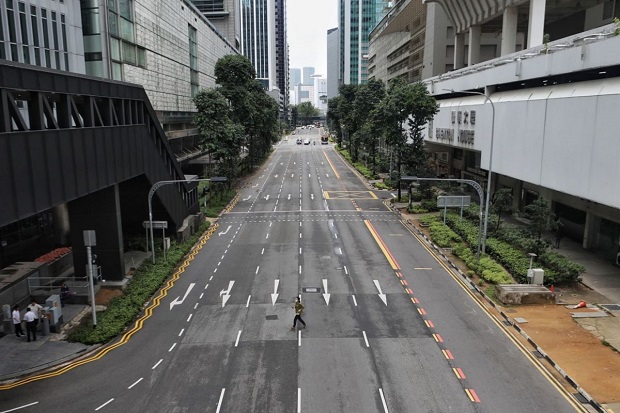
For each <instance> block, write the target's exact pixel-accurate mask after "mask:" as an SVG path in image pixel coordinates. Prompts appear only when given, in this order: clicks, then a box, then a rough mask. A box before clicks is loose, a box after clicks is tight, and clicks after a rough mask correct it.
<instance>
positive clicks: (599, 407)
mask: <svg viewBox="0 0 620 413" xmlns="http://www.w3.org/2000/svg"><path fill="white" fill-rule="evenodd" d="M386 206H388V208H390V210H392V211H394V212H397V213H398V215H399V217H400V216H402V215H401V212H400V211H398V210H397V209H396V208H395V207H392V206H391V205H387V204H386ZM401 221H402V222H404V223H405V224H406V225H408V226H410V227H411V228H413V229H415V231H416V232H417V233H418V235H420V236H421V237H422V238H423V239H424V240H425V241H426V243H427V244H428V245H429V246H430V247H431V248H432V249H433V250H434V251H435V252H436V253H437V254H438V255H440V256H441V257H442V258H443V259H444V260H445V261H446V262H447V263H448V264H449V265H450V267H452V268H453V269H454V270H455V271H456V272H457V273H458V274H459V275H460V276H461V279H462V281H464V282H466V283H467V284H469V287H470V288H471V289H472V290H474V291H476V292H477V293H478V294H480V296H481V297H482V298H483V299H484V300H485V301H487V302H488V303H489V304H490V305H491V306H492V307H493V308H495V309H496V310H497V311H498V312H499V314H500V315H501V316H502V317H503V318H504V320H505V321H506V322H507V323H508V324H509V325H510V326H511V327H513V328H514V329H515V330H516V331H517V332H518V333H519V334H520V335H521V336H522V337H523V338H525V339H526V340H527V342H528V343H530V345H532V346H533V347H534V348H535V350H536V351H537V352H538V353H540V354H541V355H542V357H543V358H544V359H545V360H547V361H548V362H549V363H550V364H551V365H552V366H553V368H555V370H556V371H557V372H558V373H559V374H560V375H561V376H562V377H563V378H564V379H565V380H566V381H567V382H568V383H569V384H570V385H571V386H572V387H573V388H574V389H575V390H576V391H577V392H578V393H579V394H580V395H581V396H582V397H583V398H584V399H585V400H587V404H589V405H590V406H592V408H594V410H596V411H597V412H600V413H608V410H607V409H605V408H604V407H603V406H602V405H601V404H600V403H598V402H597V401H596V400H594V399H593V398H592V396H590V395H589V394H588V393H587V392H586V391H585V390H584V389H583V388H582V387H581V386H579V384H578V383H577V382H576V381H575V380H574V379H573V378H572V377H571V376H569V375H568V374H567V373H566V372H565V371H564V370H563V369H562V368H561V367H560V366H559V365H558V364H557V363H556V362H555V361H554V360H553V359H552V358H551V357H550V356H549V355H548V354H547V353H546V352H545V351H544V350H543V349H542V348H541V347H540V346H539V345H538V344H537V343H536V342H535V341H534V340H533V339H532V338H531V337H530V336H528V335H527V333H525V331H523V329H522V328H521V327H519V325H518V324H517V323H516V322H515V321H514V320H512V319H511V318H510V317H509V316H508V315H507V314H506V313H504V311H502V310H500V308H499V307H498V305H497V304H496V303H495V302H494V301H493V300H491V299H490V298H489V297H488V296H487V295H486V294H485V293H484V291H482V290H481V289H480V288H478V286H477V285H476V284H474V282H473V281H471V279H469V277H467V275H466V274H465V273H463V271H461V269H460V268H458V267H457V266H456V264H454V263H453V262H452V261H451V260H450V259H449V258H448V257H447V256H446V255H445V254H444V252H443V250H442V249H441V248H440V247H438V246H437V245H435V244H434V243H433V242H432V241H431V240H430V239H429V238H428V237H427V236H426V234H424V232H422V231H421V230H420V229H419V228H418V227H416V226H415V225H414V224H413V223H412V222H411V220H410V219H406V220H403V219H401ZM578 402H579V401H578Z"/></svg>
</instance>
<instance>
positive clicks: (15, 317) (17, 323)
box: [12, 305, 24, 337]
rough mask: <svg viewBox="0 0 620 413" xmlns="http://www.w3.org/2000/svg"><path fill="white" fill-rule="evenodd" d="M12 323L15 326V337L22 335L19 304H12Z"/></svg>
mask: <svg viewBox="0 0 620 413" xmlns="http://www.w3.org/2000/svg"><path fill="white" fill-rule="evenodd" d="M12 316H13V325H14V326H15V335H16V336H17V337H22V336H24V330H23V329H22V316H21V314H20V313H19V306H18V305H15V306H13V314H12Z"/></svg>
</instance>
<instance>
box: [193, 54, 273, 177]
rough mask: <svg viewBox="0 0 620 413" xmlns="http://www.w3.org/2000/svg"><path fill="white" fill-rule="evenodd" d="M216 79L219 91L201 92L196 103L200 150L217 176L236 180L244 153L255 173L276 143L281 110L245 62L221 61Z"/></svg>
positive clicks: (236, 59) (232, 58) (238, 58)
mask: <svg viewBox="0 0 620 413" xmlns="http://www.w3.org/2000/svg"><path fill="white" fill-rule="evenodd" d="M215 77H216V83H217V84H218V85H219V87H216V88H210V89H202V90H200V91H199V92H198V93H197V94H196V96H195V97H194V104H195V105H196V109H197V113H196V116H195V122H196V125H197V126H198V130H199V131H200V137H201V146H202V148H203V149H204V150H205V151H206V152H207V153H209V154H210V155H211V156H212V159H213V160H215V161H217V165H218V173H222V174H224V175H226V176H228V177H230V178H233V177H235V176H236V174H237V167H238V165H239V164H240V161H241V159H242V157H243V154H244V153H246V152H247V157H246V159H245V162H244V165H245V166H246V167H247V168H252V167H253V166H254V165H255V164H256V163H257V162H258V161H260V160H261V159H264V158H265V157H266V156H267V155H268V154H269V152H270V151H271V145H272V144H273V143H274V142H275V141H276V140H277V138H278V114H279V107H278V103H277V102H276V101H275V100H274V99H273V98H272V97H271V96H269V95H268V94H267V93H266V92H265V90H264V89H263V87H262V85H261V83H260V82H259V81H258V80H256V72H255V70H254V68H253V67H252V64H251V63H250V61H249V60H248V59H247V58H245V57H244V56H241V55H228V56H224V57H222V58H220V59H219V60H218V61H217V63H216V64H215Z"/></svg>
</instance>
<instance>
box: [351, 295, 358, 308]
mask: <svg viewBox="0 0 620 413" xmlns="http://www.w3.org/2000/svg"><path fill="white" fill-rule="evenodd" d="M351 297H353V305H354V306H356V307H357V300H356V299H355V296H354V295H352V296H351Z"/></svg>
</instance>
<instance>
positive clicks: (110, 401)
mask: <svg viewBox="0 0 620 413" xmlns="http://www.w3.org/2000/svg"><path fill="white" fill-rule="evenodd" d="M113 401H114V397H112V398H111V399H110V400H108V401H107V402H105V403H103V404H102V405H101V406H99V407H97V408H96V409H95V411H99V410H101V409H103V408H104V407H106V406H107V405H108V404H110V403H112V402H113Z"/></svg>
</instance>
